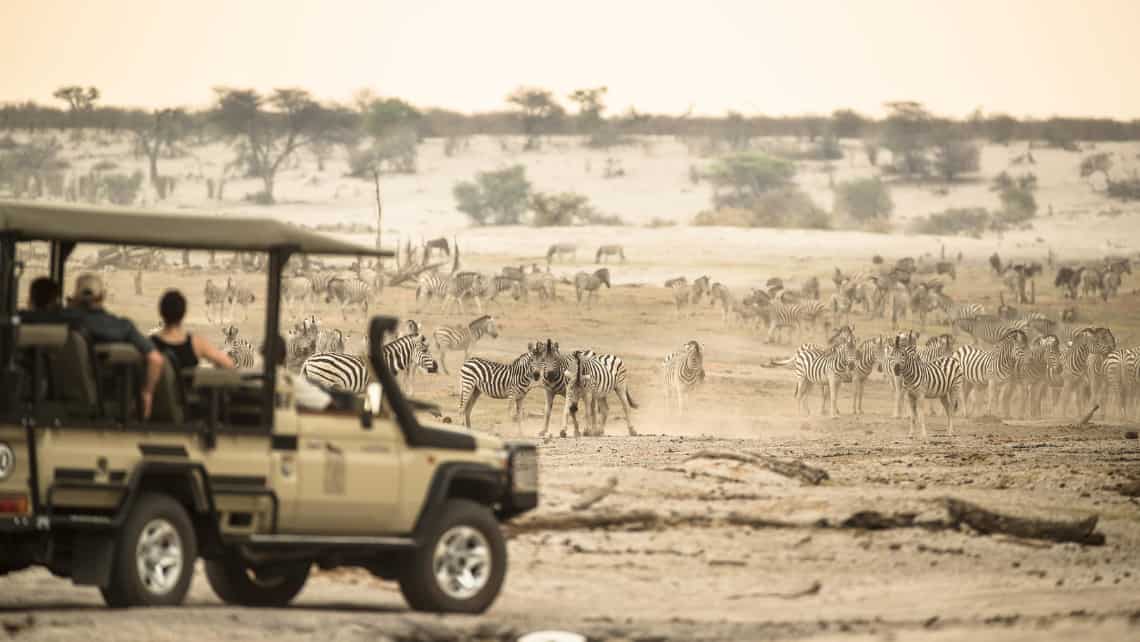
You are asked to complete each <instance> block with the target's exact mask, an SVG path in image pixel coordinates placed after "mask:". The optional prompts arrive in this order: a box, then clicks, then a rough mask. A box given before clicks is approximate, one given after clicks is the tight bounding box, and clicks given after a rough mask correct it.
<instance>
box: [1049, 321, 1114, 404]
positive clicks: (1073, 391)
mask: <svg viewBox="0 0 1140 642" xmlns="http://www.w3.org/2000/svg"><path fill="white" fill-rule="evenodd" d="M1072 337H1073V339H1072V344H1071V345H1070V346H1068V348H1067V349H1066V350H1063V351H1062V353H1061V365H1062V369H1061V377H1062V379H1063V384H1062V387H1061V398H1060V406H1061V409H1060V410H1061V414H1062V415H1068V414H1069V404H1070V401H1071V402H1072V403H1073V405H1074V407H1076V408H1078V409H1079V407H1082V406H1083V405H1084V404H1086V403H1088V401H1089V399H1093V400H1095V399H1099V398H1100V388H1101V385H1102V383H1103V377H1104V360H1105V359H1104V358H1105V356H1106V355H1107V354H1108V353H1110V352H1112V351H1113V350H1115V349H1116V338H1115V337H1113V335H1112V332H1111V331H1110V330H1108V329H1107V328H1096V327H1085V328H1081V329H1079V330H1076V331H1075V332H1074V333H1073V335H1072ZM1086 394H1087V397H1086V396H1085V395H1086Z"/></svg>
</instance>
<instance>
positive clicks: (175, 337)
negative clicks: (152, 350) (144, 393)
mask: <svg viewBox="0 0 1140 642" xmlns="http://www.w3.org/2000/svg"><path fill="white" fill-rule="evenodd" d="M158 313H159V315H160V316H161V317H162V329H161V330H159V331H158V332H156V333H155V334H152V335H150V340H151V341H153V342H154V344H155V345H156V346H157V347H158V349H159V350H161V351H163V352H165V353H166V354H167V356H169V357H171V360H172V361H173V364H174V368H175V370H179V371H181V370H183V369H185V368H196V367H198V364H199V363H200V362H201V361H203V360H205V361H209V362H210V363H212V364H214V366H215V367H218V368H233V367H234V360H233V359H231V358H230V356H229V355H228V354H226V353H225V352H222V351H221V350H219V349H218V348H216V347H214V345H213V344H212V343H210V341H209V339H206V338H205V337H203V336H199V335H196V334H190V333H189V332H187V331H186V330H185V329H184V328H183V327H182V320H183V319H184V318H186V297H184V296H182V293H181V292H179V291H178V290H167V291H166V293H164V294H163V295H162V298H161V299H159V301H158Z"/></svg>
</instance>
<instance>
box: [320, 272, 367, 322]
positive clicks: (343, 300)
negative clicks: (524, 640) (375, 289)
mask: <svg viewBox="0 0 1140 642" xmlns="http://www.w3.org/2000/svg"><path fill="white" fill-rule="evenodd" d="M371 297H372V286H370V285H368V283H366V282H364V281H362V280H360V279H357V278H352V279H342V278H340V277H337V278H334V279H331V280H330V281H329V282H328V285H327V286H326V289H325V303H333V302H334V301H335V302H336V303H337V304H338V305H340V312H341V315H342V317H343V318H344V320H345V321H347V320H348V308H349V307H350V306H354V305H359V306H360V309H361V313H362V314H363V315H364V316H365V317H367V316H368V300H369V299H370V298H371Z"/></svg>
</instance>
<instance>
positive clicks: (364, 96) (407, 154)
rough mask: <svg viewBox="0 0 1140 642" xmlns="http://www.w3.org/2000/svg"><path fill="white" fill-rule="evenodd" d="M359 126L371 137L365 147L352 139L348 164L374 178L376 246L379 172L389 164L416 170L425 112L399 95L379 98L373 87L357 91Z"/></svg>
mask: <svg viewBox="0 0 1140 642" xmlns="http://www.w3.org/2000/svg"><path fill="white" fill-rule="evenodd" d="M355 102H356V107H357V109H358V110H359V116H360V118H359V125H360V130H362V131H363V133H364V134H365V135H367V136H368V137H369V143H368V144H367V145H366V146H365V147H364V148H363V149H357V148H356V141H352V142H351V143H350V145H349V146H350V149H349V168H350V169H351V172H352V175H353V176H367V177H369V178H371V179H372V185H373V188H374V189H375V194H376V248H377V249H379V248H380V234H381V232H380V231H381V228H382V226H383V216H384V208H383V205H382V203H381V200H380V175H381V174H383V173H384V165H385V164H387V165H389V166H390V167H391V169H393V170H394V171H397V172H400V173H405V174H414V173H415V171H416V160H417V158H418V150H419V132H418V125H419V121H420V119H421V118H422V114H421V113H420V111H419V110H418V109H416V108H415V107H413V106H412V105H411V104H410V103H407V102H405V101H403V100H400V99H399V98H378V97H376V96H375V95H374V94H373V93H372V92H371V91H369V90H364V91H360V92H357V94H356V97H355Z"/></svg>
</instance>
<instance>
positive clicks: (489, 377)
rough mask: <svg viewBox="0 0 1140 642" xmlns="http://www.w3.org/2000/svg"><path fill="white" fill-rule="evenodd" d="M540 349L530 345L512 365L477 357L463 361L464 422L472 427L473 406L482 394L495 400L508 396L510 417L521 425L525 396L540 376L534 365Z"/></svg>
mask: <svg viewBox="0 0 1140 642" xmlns="http://www.w3.org/2000/svg"><path fill="white" fill-rule="evenodd" d="M541 350H542V348H541V347H540V346H538V345H537V344H534V343H531V344H528V345H527V350H526V352H524V353H522V354H521V355H519V357H518V358H517V359H515V360H514V361H512V362H511V363H509V364H506V363H499V362H497V361H490V360H487V359H480V358H478V357H472V358H470V359H467V360H466V361H464V362H463V366H462V367H461V368H460V369H459V412H460V414H462V415H463V425H464V426H467V427H468V428H470V427H471V409H472V408H474V407H475V401H476V400H478V399H479V395H481V394H485V395H487V396H488V397H490V398H492V399H507V400H508V401H509V410H510V413H511V419H512V420H514V421H515V423H516V425H518V426H520V428H521V426H522V403H523V399H525V398H526V394H527V392H528V391H529V390H530V387H531V385H533V384H534V383H537V382H538V380H539V377H540V376H541V375H540V374H539V372H538V370H537V369H536V368H535V365H534V364H535V361H536V359H537V358H538V356H539V355H540V354H541Z"/></svg>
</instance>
